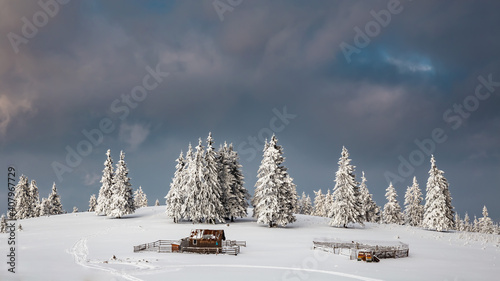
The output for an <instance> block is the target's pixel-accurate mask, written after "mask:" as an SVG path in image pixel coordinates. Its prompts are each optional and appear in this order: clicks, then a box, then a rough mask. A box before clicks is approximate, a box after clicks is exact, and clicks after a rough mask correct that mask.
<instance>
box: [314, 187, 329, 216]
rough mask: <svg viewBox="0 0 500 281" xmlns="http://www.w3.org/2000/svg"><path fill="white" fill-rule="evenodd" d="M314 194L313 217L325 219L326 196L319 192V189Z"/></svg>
mask: <svg viewBox="0 0 500 281" xmlns="http://www.w3.org/2000/svg"><path fill="white" fill-rule="evenodd" d="M313 192H314V211H313V215H314V216H318V217H326V216H327V214H326V213H325V211H326V204H325V201H326V196H325V195H324V194H323V193H322V192H321V189H320V190H318V191H313Z"/></svg>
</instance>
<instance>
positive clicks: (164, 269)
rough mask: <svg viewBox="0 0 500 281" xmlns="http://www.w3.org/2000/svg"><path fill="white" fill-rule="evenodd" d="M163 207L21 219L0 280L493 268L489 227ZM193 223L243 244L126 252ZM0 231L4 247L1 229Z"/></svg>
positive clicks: (425, 275) (442, 275) (431, 276)
mask: <svg viewBox="0 0 500 281" xmlns="http://www.w3.org/2000/svg"><path fill="white" fill-rule="evenodd" d="M164 212H165V206H159V207H146V208H140V209H138V210H137V212H136V213H135V214H133V215H129V216H126V217H123V218H121V219H112V218H107V217H103V216H96V215H95V214H93V213H76V214H66V215H58V216H51V217H40V218H32V219H26V220H21V224H22V225H23V228H24V229H25V230H24V231H23V232H19V233H18V244H19V247H20V248H19V250H18V261H19V267H18V268H17V269H18V273H16V274H15V275H14V274H11V273H8V272H7V270H6V265H5V264H4V265H3V268H2V269H1V271H0V280H98V281H100V280H134V281H135V280H165V278H167V277H168V279H171V280H196V279H198V278H203V280H221V278H222V279H223V280H231V279H235V280H311V281H312V280H442V281H444V280H496V277H497V276H500V266H499V263H498V261H499V258H500V248H499V247H498V244H499V239H498V235H497V236H494V235H479V234H474V235H469V234H465V233H454V232H449V233H439V232H433V231H426V230H422V229H419V228H414V227H408V226H399V225H379V224H371V223H367V224H366V225H365V227H364V228H361V227H359V226H356V227H354V228H349V229H343V228H333V227H330V226H328V222H329V219H328V218H321V217H313V216H306V215H297V221H296V222H295V223H293V224H289V225H288V226H287V227H285V228H272V229H270V228H268V227H267V226H265V225H258V224H256V223H255V220H254V219H252V218H250V217H248V218H245V219H239V220H237V221H236V222H234V223H231V224H230V226H227V225H226V224H217V225H207V224H192V223H189V222H181V223H179V224H174V223H173V222H172V220H171V219H169V218H167V217H166V215H165V213H164ZM249 213H252V212H251V210H249ZM195 228H215V229H224V230H225V232H226V237H227V239H234V240H246V241H247V247H242V250H241V253H240V254H239V255H238V256H229V255H200V254H188V253H185V254H180V253H155V252H142V253H134V252H133V246H134V245H138V244H142V243H147V242H153V241H156V240H159V239H178V238H182V237H186V236H188V235H189V232H190V230H191V229H195ZM397 237H399V239H398V238H397ZM0 238H1V239H0V245H1V248H0V249H1V251H2V253H4V252H5V250H6V244H7V243H6V241H5V239H6V236H5V234H1V235H0ZM467 238H469V239H467ZM486 238H488V240H489V241H486ZM313 240H339V241H350V240H383V241H397V240H399V241H402V242H404V243H408V244H409V245H410V257H408V258H402V259H383V260H382V261H381V262H380V263H365V262H357V261H351V260H349V258H348V257H346V256H341V255H334V254H330V253H326V252H322V251H319V250H312V241H313ZM113 255H115V256H116V260H112V259H111V258H112V256H113Z"/></svg>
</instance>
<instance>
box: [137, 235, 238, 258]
mask: <svg viewBox="0 0 500 281" xmlns="http://www.w3.org/2000/svg"><path fill="white" fill-rule="evenodd" d="M241 246H243V247H246V242H245V241H235V240H226V236H225V234H224V230H220V229H219V230H212V229H196V230H193V231H191V234H190V235H189V237H186V238H183V239H181V240H158V241H156V242H152V243H147V244H142V245H138V246H134V252H140V251H157V252H161V253H171V252H181V253H183V252H191V253H202V254H231V255H237V254H238V253H239V252H240V247H241Z"/></svg>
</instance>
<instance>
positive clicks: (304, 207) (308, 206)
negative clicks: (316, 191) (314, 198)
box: [297, 192, 313, 215]
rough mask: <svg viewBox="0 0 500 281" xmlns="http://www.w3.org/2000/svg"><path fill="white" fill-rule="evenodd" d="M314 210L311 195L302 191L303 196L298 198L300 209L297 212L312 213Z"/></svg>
mask: <svg viewBox="0 0 500 281" xmlns="http://www.w3.org/2000/svg"><path fill="white" fill-rule="evenodd" d="M312 211H313V207H312V203H311V197H309V195H306V193H305V192H302V196H301V197H300V199H299V200H298V211H297V214H303V215H311V214H312Z"/></svg>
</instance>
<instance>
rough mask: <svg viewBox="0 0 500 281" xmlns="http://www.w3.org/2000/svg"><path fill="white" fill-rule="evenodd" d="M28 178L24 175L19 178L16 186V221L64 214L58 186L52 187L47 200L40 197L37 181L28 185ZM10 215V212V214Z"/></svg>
mask: <svg viewBox="0 0 500 281" xmlns="http://www.w3.org/2000/svg"><path fill="white" fill-rule="evenodd" d="M28 182H29V181H28V178H27V177H26V176H24V175H21V176H20V177H19V181H18V182H17V184H16V186H15V195H14V210H15V215H14V218H15V219H26V218H34V217H39V216H49V215H59V214H62V213H64V210H63V208H62V204H61V199H60V198H59V195H58V194H57V188H56V184H55V183H54V184H53V185H52V192H51V193H50V194H49V196H48V197H47V198H42V200H41V201H40V195H39V192H38V187H37V185H36V181H35V180H32V181H31V183H30V184H28ZM9 213H10V212H9Z"/></svg>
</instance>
